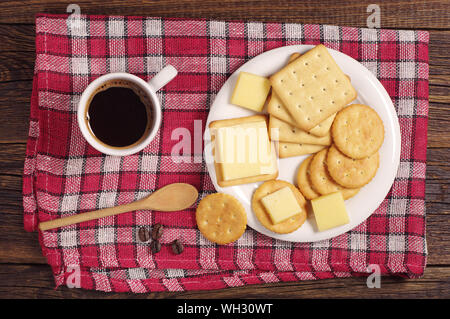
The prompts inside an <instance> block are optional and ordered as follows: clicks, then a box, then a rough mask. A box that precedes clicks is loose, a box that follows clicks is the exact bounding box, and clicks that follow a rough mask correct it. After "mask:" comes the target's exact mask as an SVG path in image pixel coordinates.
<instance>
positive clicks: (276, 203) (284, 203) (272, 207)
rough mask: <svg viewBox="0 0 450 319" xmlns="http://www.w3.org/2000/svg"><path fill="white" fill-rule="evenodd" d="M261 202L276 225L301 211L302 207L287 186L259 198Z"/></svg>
mask: <svg viewBox="0 0 450 319" xmlns="http://www.w3.org/2000/svg"><path fill="white" fill-rule="evenodd" d="M261 203H262V204H263V206H264V208H265V209H266V211H267V213H268V214H269V216H270V219H271V220H272V224H274V225H276V224H278V223H281V222H283V221H285V220H286V219H288V218H290V217H292V216H294V215H297V214H299V213H301V211H302V209H301V207H300V205H299V204H298V202H297V199H296V198H295V196H294V194H293V193H292V191H291V189H290V188H289V187H283V188H281V189H279V190H277V191H276V192H273V193H271V194H269V195H267V196H264V197H263V198H262V199H261Z"/></svg>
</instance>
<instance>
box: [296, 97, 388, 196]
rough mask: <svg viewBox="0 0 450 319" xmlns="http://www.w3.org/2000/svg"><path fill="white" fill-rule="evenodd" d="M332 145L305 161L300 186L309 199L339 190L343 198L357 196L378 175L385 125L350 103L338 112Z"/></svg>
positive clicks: (363, 107) (366, 108)
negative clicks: (379, 151) (379, 152)
mask: <svg viewBox="0 0 450 319" xmlns="http://www.w3.org/2000/svg"><path fill="white" fill-rule="evenodd" d="M331 136H332V140H333V144H332V145H331V146H330V147H328V148H326V149H323V150H321V151H320V152H318V153H316V154H314V155H311V156H310V157H308V158H307V159H306V160H304V161H303V162H302V163H301V165H300V167H299V170H298V173H297V185H298V187H299V189H300V191H301V192H302V194H303V195H304V196H305V197H306V198H307V199H309V200H311V199H314V198H316V197H319V196H321V195H326V194H330V193H334V192H337V191H340V192H341V193H342V196H343V197H344V199H348V198H350V197H352V196H354V195H356V194H357V193H358V191H359V190H360V188H361V187H363V186H364V185H366V184H367V183H369V182H370V181H371V180H372V178H373V177H374V176H375V174H376V172H377V170H378V166H379V160H380V159H379V154H378V150H379V149H380V147H381V145H382V144H383V140H384V126H383V122H382V120H381V119H380V117H379V116H378V114H377V113H376V112H375V111H374V110H373V109H372V108H370V107H369V106H366V105H362V104H351V105H349V106H347V107H345V108H344V109H343V110H341V111H340V112H338V113H337V115H336V118H335V119H334V121H333V125H332V127H331Z"/></svg>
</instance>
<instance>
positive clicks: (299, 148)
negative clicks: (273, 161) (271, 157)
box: [278, 142, 327, 158]
mask: <svg viewBox="0 0 450 319" xmlns="http://www.w3.org/2000/svg"><path fill="white" fill-rule="evenodd" d="M325 147H327V146H326V145H314V144H299V143H286V142H280V143H278V156H279V157H280V158H285V157H292V156H300V155H306V154H312V153H317V152H318V151H321V150H323V149H324V148H325Z"/></svg>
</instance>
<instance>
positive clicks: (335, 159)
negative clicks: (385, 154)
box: [327, 145, 380, 188]
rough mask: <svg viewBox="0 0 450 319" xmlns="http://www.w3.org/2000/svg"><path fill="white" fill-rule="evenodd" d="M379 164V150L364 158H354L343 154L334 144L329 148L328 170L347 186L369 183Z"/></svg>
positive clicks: (355, 186) (339, 182)
mask: <svg viewBox="0 0 450 319" xmlns="http://www.w3.org/2000/svg"><path fill="white" fill-rule="evenodd" d="M379 164H380V156H379V154H378V152H376V153H375V154H373V155H370V156H369V157H366V158H363V159H353V158H350V157H348V156H345V155H344V154H342V153H341V152H340V151H339V150H338V149H337V148H336V147H335V146H334V145H332V146H331V147H330V148H329V150H328V155H327V167H328V172H329V173H330V176H331V177H332V178H333V179H334V180H335V181H336V183H338V184H340V185H342V186H344V187H347V188H357V187H362V186H364V185H366V184H367V183H369V182H370V181H371V180H372V178H373V177H374V176H375V174H376V173H377V170H378V166H379Z"/></svg>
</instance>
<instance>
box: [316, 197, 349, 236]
mask: <svg viewBox="0 0 450 319" xmlns="http://www.w3.org/2000/svg"><path fill="white" fill-rule="evenodd" d="M311 206H312V209H313V211H314V216H315V218H316V223H317V227H318V229H319V231H324V230H327V229H330V228H334V227H338V226H342V225H345V224H348V223H349V217H348V213H347V209H346V208H345V203H344V198H343V197H342V194H341V192H336V193H331V194H328V195H324V196H320V197H317V198H315V199H313V200H311Z"/></svg>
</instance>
